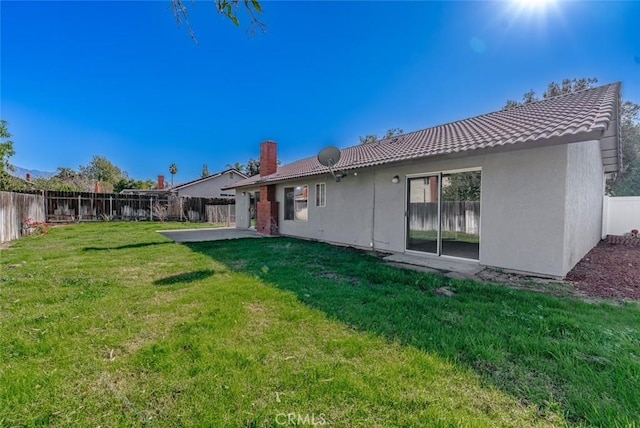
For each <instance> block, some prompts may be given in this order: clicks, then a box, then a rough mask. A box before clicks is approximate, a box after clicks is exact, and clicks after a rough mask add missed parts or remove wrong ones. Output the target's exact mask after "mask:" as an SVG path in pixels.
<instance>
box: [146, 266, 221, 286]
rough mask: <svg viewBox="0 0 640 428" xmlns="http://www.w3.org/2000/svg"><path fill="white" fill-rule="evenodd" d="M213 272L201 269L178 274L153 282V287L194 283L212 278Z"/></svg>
mask: <svg viewBox="0 0 640 428" xmlns="http://www.w3.org/2000/svg"><path fill="white" fill-rule="evenodd" d="M213 274H215V271H213V270H212V269H201V270H196V271H193V272H185V273H179V274H177V275H171V276H168V277H166V278H162V279H158V280H155V281H153V284H154V285H159V286H168V285H176V284H187V283H190V282H194V281H200V280H201V279H205V278H209V277H210V276H213Z"/></svg>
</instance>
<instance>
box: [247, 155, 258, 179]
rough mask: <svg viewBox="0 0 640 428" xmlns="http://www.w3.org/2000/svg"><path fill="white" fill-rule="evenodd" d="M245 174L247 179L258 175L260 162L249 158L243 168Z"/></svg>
mask: <svg viewBox="0 0 640 428" xmlns="http://www.w3.org/2000/svg"><path fill="white" fill-rule="evenodd" d="M245 174H246V175H247V176H249V177H252V176H254V175H258V174H260V161H259V160H255V159H254V158H249V160H248V161H247V166H246V168H245Z"/></svg>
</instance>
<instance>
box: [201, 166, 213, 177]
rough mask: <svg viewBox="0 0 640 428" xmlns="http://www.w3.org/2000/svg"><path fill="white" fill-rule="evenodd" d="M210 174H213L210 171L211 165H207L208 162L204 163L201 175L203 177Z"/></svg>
mask: <svg viewBox="0 0 640 428" xmlns="http://www.w3.org/2000/svg"><path fill="white" fill-rule="evenodd" d="M210 175H211V173H210V172H209V167H208V166H207V164H206V163H205V164H203V165H202V172H201V173H200V177H201V178H205V177H208V176H210Z"/></svg>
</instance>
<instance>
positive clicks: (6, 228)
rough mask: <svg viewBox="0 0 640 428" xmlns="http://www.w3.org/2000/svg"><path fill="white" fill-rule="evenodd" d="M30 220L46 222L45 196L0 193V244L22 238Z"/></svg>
mask: <svg viewBox="0 0 640 428" xmlns="http://www.w3.org/2000/svg"><path fill="white" fill-rule="evenodd" d="M28 218H29V219H31V220H33V221H34V222H38V223H42V222H44V221H45V220H46V218H45V212H44V196H42V195H38V194H26V193H13V192H0V243H2V242H7V241H13V240H14V239H18V238H19V237H20V236H22V234H23V233H24V231H25V227H24V223H25V221H26V220H27V219H28Z"/></svg>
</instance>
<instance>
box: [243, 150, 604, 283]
mask: <svg viewBox="0 0 640 428" xmlns="http://www.w3.org/2000/svg"><path fill="white" fill-rule="evenodd" d="M581 144H582V143H578V144H574V145H560V146H552V147H543V148H535V149H526V150H512V151H506V152H503V153H493V154H486V155H478V156H467V157H458V158H450V159H446V158H441V159H439V160H429V161H424V160H422V161H414V162H408V163H404V164H394V165H390V166H389V165H388V166H384V167H377V168H375V169H374V168H368V169H363V170H357V176H354V175H353V171H352V172H350V173H349V175H348V176H347V177H346V178H344V179H343V180H342V182H340V183H336V182H335V181H334V179H333V178H332V177H331V176H330V175H326V176H317V177H309V178H305V179H301V180H296V181H291V182H287V183H286V184H277V185H276V186H277V187H276V188H277V190H276V198H277V200H278V201H279V202H280V207H281V208H280V218H279V224H280V233H281V234H282V235H290V236H299V237H303V238H310V239H317V240H321V241H326V242H332V243H338V244H343V245H351V246H355V247H361V248H374V249H376V250H380V251H390V252H403V251H405V228H406V225H405V213H406V179H407V176H415V175H421V174H428V173H437V172H447V171H456V170H468V169H474V168H480V169H481V170H482V189H481V221H480V260H479V262H480V264H482V265H487V266H494V267H500V268H505V269H511V270H517V271H523V272H531V273H537V274H542V275H548V276H558V277H561V276H564V275H565V274H566V273H567V271H568V268H567V267H568V266H569V265H571V263H574V260H575V259H576V258H578V259H579V257H581V255H580V254H581V253H584V252H585V249H586V248H588V247H589V246H590V245H591V243H592V242H593V236H596V235H598V234H599V233H600V228H599V226H597V224H596V220H597V218H596V216H595V215H592V214H591V213H592V212H593V211H594V210H595V211H598V210H600V212H601V207H602V205H601V204H602V186H601V185H600V188H599V192H596V189H595V183H596V181H597V180H601V175H602V174H600V173H597V171H596V173H597V174H596V175H598V177H599V178H598V179H594V178H593V177H592V176H591V175H589V174H587V173H586V172H585V171H582V170H581V169H580V164H583V163H587V164H589V165H591V166H592V167H593V166H594V165H595V164H596V163H597V162H599V159H600V158H599V155H598V154H597V153H596V151H595V150H594V147H595V145H594V144H592V143H587V145H588V148H583V147H582V146H581ZM567 164H569V167H570V169H569V170H567ZM395 175H398V176H399V178H400V181H399V183H397V184H394V183H392V178H393V177H394V176H395ZM579 181H580V182H581V183H582V184H577V182H579ZM320 182H323V183H326V189H327V194H326V201H327V202H326V207H316V206H315V184H316V183H320ZM374 183H375V185H374ZM297 185H307V186H309V208H308V209H309V212H308V218H309V221H307V222H300V221H293V220H284V219H283V212H284V187H291V186H297ZM567 186H569V187H570V188H571V189H572V190H571V192H570V193H567ZM572 186H576V187H577V189H573V187H572ZM243 190H247V189H243ZM254 190H255V189H254ZM374 199H375V203H374ZM374 204H375V210H374V209H373V207H374ZM567 206H570V207H571V208H570V209H568V210H567V209H565V207H567ZM589 207H591V208H589ZM584 212H588V213H590V214H588V215H587V214H584ZM574 217H575V219H574ZM572 221H577V224H578V225H580V226H579V227H580V228H592V229H594V230H593V231H592V232H593V233H591V232H590V233H589V236H588V237H585V236H584V235H582V234H576V233H575V232H574V230H573V229H572V228H571V227H566V223H568V222H572ZM590 230H591V229H590ZM565 235H566V236H565ZM578 235H579V236H578ZM591 235H593V236H591ZM595 242H597V240H596V241H595ZM594 245H595V244H594ZM568 246H573V247H574V248H575V249H574V250H570V249H568ZM591 246H593V245H591ZM589 249H590V247H589ZM587 251H588V249H587ZM576 261H577V260H576Z"/></svg>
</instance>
